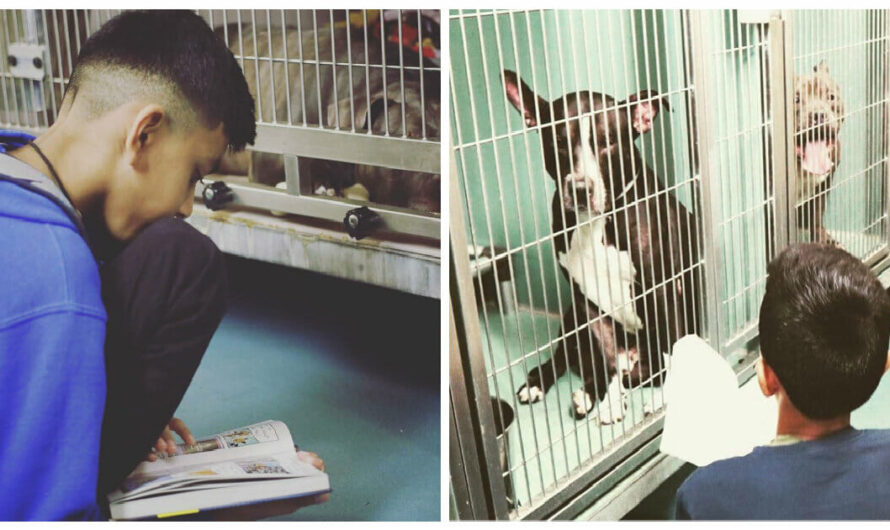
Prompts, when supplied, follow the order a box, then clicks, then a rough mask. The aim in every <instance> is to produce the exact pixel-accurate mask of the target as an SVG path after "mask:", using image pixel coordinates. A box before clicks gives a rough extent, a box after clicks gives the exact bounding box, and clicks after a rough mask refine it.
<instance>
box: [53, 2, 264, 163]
mask: <svg viewBox="0 0 890 530" xmlns="http://www.w3.org/2000/svg"><path fill="white" fill-rule="evenodd" d="M65 97H66V98H69V97H70V98H73V102H74V103H75V105H78V108H82V109H84V112H85V113H86V117H87V118H89V119H92V118H96V117H99V116H101V115H103V114H105V113H106V112H108V111H110V110H113V109H115V108H118V107H119V106H120V105H123V104H126V103H129V102H131V101H135V100H140V99H146V98H150V99H151V100H152V101H155V102H158V103H160V104H161V105H162V107H163V108H164V110H165V113H166V114H167V117H168V119H169V122H170V126H171V127H172V128H179V129H180V130H181V129H188V128H190V127H192V126H194V125H197V124H201V125H203V126H205V127H207V128H209V129H213V128H215V127H216V126H218V125H219V123H220V122H222V123H223V129H224V132H225V134H226V137H227V138H228V139H229V145H230V146H231V147H232V148H233V149H235V150H240V149H243V148H244V146H245V145H246V144H252V143H253V141H254V138H255V137H256V122H255V118H254V102H253V98H252V97H251V95H250V92H249V90H248V87H247V81H245V79H244V74H243V73H242V71H241V68H240V67H239V66H238V62H237V61H236V60H235V58H234V56H233V55H232V53H231V52H230V51H229V49H228V48H227V47H226V45H225V43H224V42H223V41H222V40H221V39H220V38H219V37H217V36H216V35H215V34H214V33H213V31H212V30H211V29H210V27H209V26H208V25H207V23H206V22H205V21H204V20H203V19H202V18H201V17H200V16H198V15H197V14H195V13H194V12H191V11H126V12H124V13H121V14H120V15H118V16H116V17H114V18H113V19H111V20H109V21H108V22H107V23H105V25H103V26H102V27H101V28H100V29H99V30H98V31H97V32H96V33H94V34H93V35H92V36H91V37H90V38H89V39H88V40H87V41H86V43H85V44H84V45H83V48H82V49H81V50H80V54H79V55H78V58H77V62H76V64H75V68H74V73H73V74H72V76H71V81H70V83H69V84H68V88H67V92H66V96H65Z"/></svg>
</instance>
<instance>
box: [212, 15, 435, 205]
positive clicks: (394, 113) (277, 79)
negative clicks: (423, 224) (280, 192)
mask: <svg viewBox="0 0 890 530" xmlns="http://www.w3.org/2000/svg"><path fill="white" fill-rule="evenodd" d="M402 15H403V16H402V36H403V41H402V42H398V41H397V39H396V41H394V40H393V39H389V38H386V37H387V34H388V33H393V31H392V28H393V27H394V24H395V26H397V22H395V21H390V22H386V21H380V20H378V21H377V26H376V30H375V29H374V28H364V27H362V28H360V29H359V28H356V26H355V25H354V24H350V23H335V24H334V25H333V26H331V27H327V28H324V29H322V28H319V29H318V31H317V33H316V32H314V31H305V30H303V31H301V30H298V29H297V28H295V27H288V28H286V30H285V31H282V30H281V28H280V27H272V28H260V27H257V28H255V29H254V27H253V26H252V25H250V24H246V25H241V26H240V28H239V25H238V24H230V25H229V26H228V27H227V28H226V29H225V30H224V29H223V28H218V29H217V30H216V32H217V34H218V35H220V37H223V36H224V35H225V33H228V42H229V49H230V50H232V52H233V53H234V54H235V55H236V56H244V57H246V59H244V61H243V69H244V76H245V78H246V79H247V83H248V86H249V88H250V91H251V94H253V95H254V97H255V98H258V99H260V100H261V104H258V106H257V108H258V114H259V116H258V117H259V118H260V119H261V120H262V121H264V122H268V123H272V122H273V117H274V118H277V120H278V121H281V122H286V121H287V117H288V108H289V109H290V115H291V118H292V120H293V123H294V124H297V125H300V126H302V125H303V123H304V121H305V124H306V125H307V126H309V127H323V128H328V129H331V128H339V129H341V130H347V131H348V130H352V129H353V127H354V129H355V131H356V132H357V133H363V132H367V131H368V130H369V129H370V131H371V132H372V133H373V134H375V135H383V134H386V133H387V131H388V134H389V135H390V136H393V137H402V136H405V137H407V138H416V139H420V138H424V132H425V133H426V138H427V139H436V140H437V139H438V138H439V123H440V110H439V109H440V84H439V80H440V76H441V74H440V73H439V70H438V66H439V65H438V61H437V59H436V58H435V55H436V54H435V53H427V49H428V48H431V47H432V48H434V49H437V46H438V44H437V42H438V22H437V21H431V20H430V19H429V17H427V16H426V12H424V16H423V17H422V21H423V25H424V26H425V27H424V28H423V30H422V35H424V36H425V37H428V38H424V39H423V40H424V42H421V43H414V44H412V43H411V42H409V41H408V39H407V38H405V34H408V35H415V36H416V35H417V30H416V28H413V27H412V26H410V25H408V24H409V22H413V25H417V23H416V21H417V12H416V11H413V12H412V11H403V12H402ZM254 30H255V31H256V36H255V38H254ZM366 30H367V34H366ZM366 36H367V37H368V39H369V40H368V43H367V50H366V49H365V43H366V40H365V39H366ZM415 40H416V38H415ZM332 41H333V42H332ZM285 42H286V44H287V51H286V53H287V57H288V59H289V60H294V59H300V58H302V60H303V61H307V62H306V63H301V64H300V63H291V64H289V65H288V66H287V68H285V65H284V61H283V59H284V49H285V46H284V45H285ZM347 44H349V45H351V46H348V45H347ZM418 48H421V49H422V51H423V53H422V55H423V58H422V60H423V64H424V67H425V68H428V69H425V70H424V71H423V75H422V76H421V74H420V72H419V70H418V69H417V68H414V69H411V68H410V67H418V66H419V64H420V57H419V55H420V53H419V51H418ZM332 49H333V50H334V52H333V53H334V54H335V57H333V58H332V51H331V50H332ZM316 53H317V56H316ZM384 55H385V63H386V66H387V67H386V68H385V70H386V72H385V73H384V71H383V70H384V68H383V67H382V65H383V63H384ZM253 57H259V60H258V61H254V60H253V59H252V58H253ZM269 57H274V58H276V60H275V61H274V64H270V61H269V60H268V58H269ZM400 60H401V63H400ZM331 62H336V63H337V68H336V75H335V73H334V69H333V68H332V66H331V64H330V63H331ZM350 62H351V63H352V72H351V75H350V68H349V67H348V64H349V63H350ZM400 64H401V65H404V66H407V67H409V68H406V69H404V70H402V71H400V69H399V68H398V66H399V65H400ZM366 65H370V66H368V67H366ZM258 87H259V90H257V88H258ZM288 92H290V94H288ZM273 95H274V97H273ZM421 96H422V97H421ZM403 105H404V114H405V116H404V130H403V116H402V114H403V112H402V109H403ZM260 107H262V108H260ZM273 107H274V113H273ZM260 111H261V114H260ZM223 171H224V172H227V173H233V174H242V175H246V174H248V173H250V174H251V177H252V179H253V180H254V181H256V182H259V183H262V184H267V185H270V186H274V185H276V184H278V183H281V182H283V181H284V164H283V160H282V157H281V156H279V155H273V154H264V153H253V159H252V160H251V152H249V151H245V152H243V153H238V154H234V155H232V156H229V157H228V158H227V160H226V161H225V163H224V164H223ZM299 171H300V175H301V180H303V181H304V182H307V181H308V185H307V186H306V189H303V190H301V192H302V193H307V194H317V195H325V196H336V197H346V198H350V199H356V200H363V201H372V202H375V203H379V204H386V205H390V206H399V207H405V208H411V209H415V210H420V211H426V212H434V213H438V212H439V211H440V209H441V207H440V188H441V183H440V180H441V179H440V176H439V175H437V174H429V173H422V172H416V171H404V170H395V169H390V168H384V167H378V166H369V165H361V164H350V163H344V162H336V161H330V160H319V159H313V158H306V157H301V158H300V159H299ZM307 177H308V178H307Z"/></svg>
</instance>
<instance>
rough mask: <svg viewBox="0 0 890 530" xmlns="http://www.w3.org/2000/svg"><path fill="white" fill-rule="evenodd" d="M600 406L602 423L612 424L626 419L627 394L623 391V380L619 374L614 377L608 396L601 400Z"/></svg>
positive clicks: (600, 420)
mask: <svg viewBox="0 0 890 530" xmlns="http://www.w3.org/2000/svg"><path fill="white" fill-rule="evenodd" d="M598 408H599V414H598V416H599V422H600V425H611V424H612V423H617V422H619V421H621V420H623V419H624V410H625V409H626V408H627V403H625V395H624V393H623V392H622V391H621V381H620V379H619V378H618V376H617V375H616V376H613V377H612V381H611V382H610V383H609V390H608V392H607V393H606V397H605V399H603V400H602V401H600V403H599V407H598Z"/></svg>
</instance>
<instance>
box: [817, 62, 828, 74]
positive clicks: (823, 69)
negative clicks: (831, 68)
mask: <svg viewBox="0 0 890 530" xmlns="http://www.w3.org/2000/svg"><path fill="white" fill-rule="evenodd" d="M813 72H816V73H820V72H821V73H823V74H825V75H828V65H827V64H825V59H822V60H821V61H819V64H817V65H816V66H814V67H813Z"/></svg>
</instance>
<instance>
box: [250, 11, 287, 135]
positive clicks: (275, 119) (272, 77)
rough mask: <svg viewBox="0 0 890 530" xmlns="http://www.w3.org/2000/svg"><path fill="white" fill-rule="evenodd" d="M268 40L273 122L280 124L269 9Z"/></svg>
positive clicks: (267, 13)
mask: <svg viewBox="0 0 890 530" xmlns="http://www.w3.org/2000/svg"><path fill="white" fill-rule="evenodd" d="M254 31H256V30H254ZM283 37H284V36H283V35H282V38H283ZM266 40H267V41H268V44H269V86H270V87H271V89H272V122H273V123H278V98H277V97H275V59H274V57H273V55H274V52H273V51H272V50H274V48H273V47H272V17H271V14H270V12H269V10H268V9H266ZM257 57H258V58H259V50H257Z"/></svg>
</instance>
